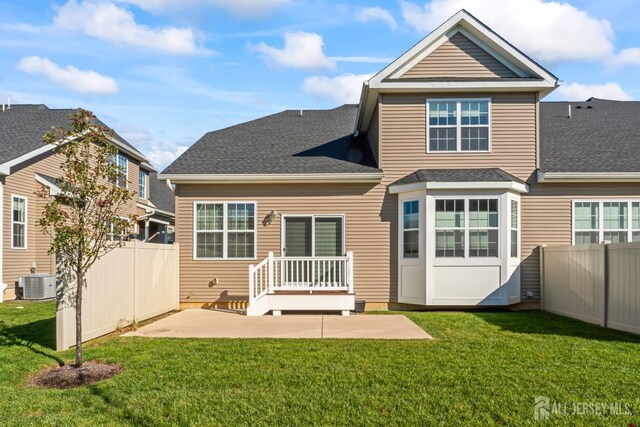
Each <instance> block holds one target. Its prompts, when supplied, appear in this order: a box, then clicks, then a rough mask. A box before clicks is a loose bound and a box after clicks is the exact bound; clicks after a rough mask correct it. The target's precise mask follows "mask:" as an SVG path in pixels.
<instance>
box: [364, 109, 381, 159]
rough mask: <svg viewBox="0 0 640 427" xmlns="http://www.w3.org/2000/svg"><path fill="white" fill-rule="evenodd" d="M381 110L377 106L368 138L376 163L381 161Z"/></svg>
mask: <svg viewBox="0 0 640 427" xmlns="http://www.w3.org/2000/svg"><path fill="white" fill-rule="evenodd" d="M379 113H380V110H379V108H378V107H376V109H375V111H374V112H373V118H372V119H371V124H370V125H369V131H368V132H367V140H368V141H369V146H370V147H371V152H372V153H373V157H374V158H375V159H376V163H379V162H380V114H379Z"/></svg>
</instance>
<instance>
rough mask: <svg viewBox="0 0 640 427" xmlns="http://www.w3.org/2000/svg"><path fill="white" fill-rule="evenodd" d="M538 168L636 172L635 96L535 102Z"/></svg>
mask: <svg viewBox="0 0 640 427" xmlns="http://www.w3.org/2000/svg"><path fill="white" fill-rule="evenodd" d="M569 106H571V118H569ZM540 171H541V172H543V173H548V172H562V173H576V172H577V173H588V172H595V173H608V172H614V173H617V172H627V173H629V172H640V102H637V101H609V100H604V99H597V98H590V99H588V100H587V101H585V102H541V103H540Z"/></svg>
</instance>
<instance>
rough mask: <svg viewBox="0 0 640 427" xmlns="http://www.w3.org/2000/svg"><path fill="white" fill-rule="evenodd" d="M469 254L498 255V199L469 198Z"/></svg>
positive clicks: (478, 255)
mask: <svg viewBox="0 0 640 427" xmlns="http://www.w3.org/2000/svg"><path fill="white" fill-rule="evenodd" d="M469 256H470V257H472V258H480V257H482V258H486V257H497V256H498V199H470V200H469Z"/></svg>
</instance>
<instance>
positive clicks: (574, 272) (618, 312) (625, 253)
mask: <svg viewBox="0 0 640 427" xmlns="http://www.w3.org/2000/svg"><path fill="white" fill-rule="evenodd" d="M540 251H541V257H540V270H541V271H540V277H541V282H542V308H543V310H545V311H549V312H551V313H556V314H560V315H563V316H568V317H572V318H574V319H579V320H582V321H585V322H589V323H593V324H596V325H600V326H606V327H609V328H613V329H619V330H622V331H627V332H634V333H640V243H615V244H606V245H605V244H601V245H584V246H560V247H552V246H550V247H545V246H542V247H541V248H540Z"/></svg>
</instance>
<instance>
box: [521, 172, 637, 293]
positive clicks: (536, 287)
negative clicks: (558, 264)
mask: <svg viewBox="0 0 640 427" xmlns="http://www.w3.org/2000/svg"><path fill="white" fill-rule="evenodd" d="M615 198H623V199H624V198H640V184H537V185H533V186H531V188H530V193H529V194H527V195H523V197H522V207H521V209H522V220H521V221H522V227H521V228H522V267H521V268H522V270H521V271H522V285H521V291H522V301H523V302H527V301H533V300H535V301H538V300H539V299H540V258H539V254H538V250H537V249H536V248H537V247H538V246H539V245H542V244H545V245H570V244H571V241H572V239H571V233H572V223H571V221H572V218H571V210H572V201H573V200H576V199H593V200H606V199H615ZM528 291H531V292H533V293H534V297H533V298H527V297H526V294H527V292H528Z"/></svg>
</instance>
